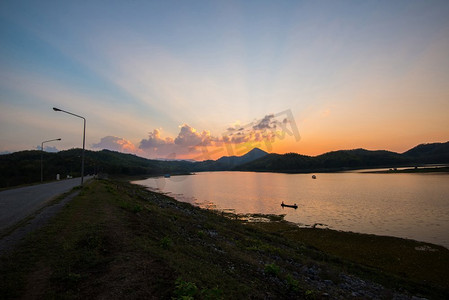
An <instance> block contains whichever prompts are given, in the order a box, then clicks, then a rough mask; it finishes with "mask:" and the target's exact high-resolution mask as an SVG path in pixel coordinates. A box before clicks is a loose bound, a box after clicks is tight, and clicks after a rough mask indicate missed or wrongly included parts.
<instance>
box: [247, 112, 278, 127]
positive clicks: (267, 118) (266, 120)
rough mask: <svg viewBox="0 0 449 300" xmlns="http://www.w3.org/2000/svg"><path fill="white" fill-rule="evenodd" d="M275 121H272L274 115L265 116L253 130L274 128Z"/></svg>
mask: <svg viewBox="0 0 449 300" xmlns="http://www.w3.org/2000/svg"><path fill="white" fill-rule="evenodd" d="M276 123H277V121H276V120H274V115H273V114H271V115H266V116H265V117H264V118H263V119H262V120H260V121H259V122H258V123H257V124H256V125H254V126H253V129H254V130H265V129H272V128H276Z"/></svg>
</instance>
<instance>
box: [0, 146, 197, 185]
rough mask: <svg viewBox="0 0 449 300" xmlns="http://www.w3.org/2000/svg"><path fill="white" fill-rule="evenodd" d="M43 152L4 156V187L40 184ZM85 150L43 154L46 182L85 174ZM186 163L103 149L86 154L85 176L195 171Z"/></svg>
mask: <svg viewBox="0 0 449 300" xmlns="http://www.w3.org/2000/svg"><path fill="white" fill-rule="evenodd" d="M41 154H42V153H41V151H38V150H32V151H20V152H15V153H11V154H5V155H1V156H0V187H10V186H16V185H21V184H29V183H35V182H39V181H40V176H41V171H40V170H41ZM81 154H82V150H81V149H70V150H66V151H60V152H57V153H48V152H44V153H43V169H44V181H46V180H53V179H55V176H56V174H60V177H61V178H66V177H67V176H73V177H77V176H80V175H81V171H80V169H81V159H80V157H81ZM191 165H192V163H191V162H186V161H159V160H151V159H146V158H142V157H139V156H136V155H132V154H124V153H119V152H115V151H109V150H101V151H90V150H86V152H85V162H84V170H85V174H97V173H108V174H121V175H154V174H164V173H181V172H186V170H188V169H190V168H191Z"/></svg>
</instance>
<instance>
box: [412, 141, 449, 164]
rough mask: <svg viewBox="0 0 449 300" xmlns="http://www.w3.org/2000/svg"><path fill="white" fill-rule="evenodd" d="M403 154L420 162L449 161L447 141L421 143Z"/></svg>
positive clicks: (448, 144)
mask: <svg viewBox="0 0 449 300" xmlns="http://www.w3.org/2000/svg"><path fill="white" fill-rule="evenodd" d="M403 155H404V156H406V157H409V158H410V159H411V160H414V161H417V162H420V163H449V142H446V143H432V144H421V145H418V146H416V147H413V148H412V149H410V150H408V151H406V152H404V153H403Z"/></svg>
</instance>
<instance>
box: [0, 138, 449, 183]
mask: <svg viewBox="0 0 449 300" xmlns="http://www.w3.org/2000/svg"><path fill="white" fill-rule="evenodd" d="M81 153H82V150H81V149H70V150H66V151H60V152H58V153H48V152H44V153H43V157H44V180H51V179H54V178H55V176H56V174H60V176H61V178H65V177H66V176H67V175H70V176H73V177H75V176H80V169H81V167H80V165H81V159H80V157H81ZM40 158H41V152H40V151H37V150H32V151H20V152H15V153H10V154H3V155H0V187H9V186H16V185H21V184H27V183H34V182H39V181H40ZM424 163H426V164H429V163H449V142H446V143H433V144H422V145H418V146H416V147H414V148H412V149H410V150H408V151H406V152H404V153H402V154H399V153H395V152H391V151H384V150H378V151H370V150H365V149H354V150H339V151H332V152H328V153H324V154H321V155H318V156H306V155H301V154H297V153H287V154H268V153H267V152H265V151H263V150H260V149H258V148H254V149H253V150H251V151H249V152H248V153H246V154H245V155H242V156H223V157H221V158H219V159H217V160H206V161H201V162H192V161H161V160H152V159H146V158H142V157H139V156H136V155H132V154H124V153H119V152H115V151H109V150H101V151H89V150H86V152H85V174H94V173H108V174H121V175H160V174H166V173H169V174H176V173H178V174H180V173H187V172H201V171H227V170H235V171H267V172H290V173H305V172H326V171H339V170H349V169H359V168H376V167H397V166H405V165H413V164H424Z"/></svg>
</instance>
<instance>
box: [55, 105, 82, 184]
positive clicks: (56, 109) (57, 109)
mask: <svg viewBox="0 0 449 300" xmlns="http://www.w3.org/2000/svg"><path fill="white" fill-rule="evenodd" d="M53 110H54V111H61V112H64V113H66V114H69V115H72V116H75V117H78V118H81V119H83V120H84V129H83V153H82V155H81V185H83V183H84V148H85V144H86V118H84V117H82V116H79V115H76V114H74V113H71V112H68V111H65V110H62V109H59V108H56V107H53Z"/></svg>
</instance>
